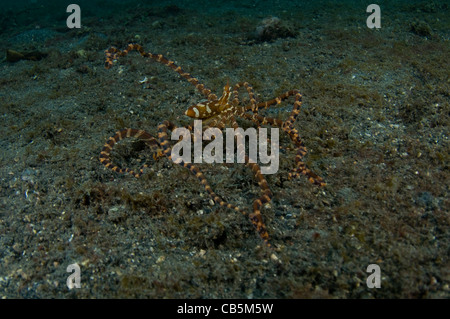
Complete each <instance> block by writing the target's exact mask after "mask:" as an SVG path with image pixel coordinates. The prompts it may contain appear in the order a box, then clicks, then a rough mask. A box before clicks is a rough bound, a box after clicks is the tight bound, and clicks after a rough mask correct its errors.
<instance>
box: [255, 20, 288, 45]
mask: <svg viewBox="0 0 450 319" xmlns="http://www.w3.org/2000/svg"><path fill="white" fill-rule="evenodd" d="M289 37H295V32H294V30H293V28H291V27H289V26H288V25H287V24H286V23H284V22H283V21H282V20H280V19H279V18H277V17H268V18H265V19H263V20H262V21H261V23H260V24H259V25H258V26H257V27H256V30H255V38H256V39H257V40H259V41H272V40H275V39H278V38H289Z"/></svg>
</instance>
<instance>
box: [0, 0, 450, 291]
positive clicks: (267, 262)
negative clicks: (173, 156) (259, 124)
mask: <svg viewBox="0 0 450 319" xmlns="http://www.w3.org/2000/svg"><path fill="white" fill-rule="evenodd" d="M209 3H210V2H209V1H163V2H158V3H152V4H150V3H143V2H142V1H111V2H108V5H105V2H104V1H79V2H78V4H79V5H80V7H81V9H82V11H81V12H82V14H81V19H82V23H81V25H82V27H81V28H80V29H76V28H74V29H69V28H67V26H66V19H67V17H68V15H69V14H70V13H67V12H66V7H67V5H69V3H64V4H62V2H61V1H45V2H44V1H17V2H14V3H11V4H9V5H5V8H4V10H2V12H1V13H0V26H1V28H0V38H1V41H0V46H1V50H0V51H1V52H3V54H4V56H3V58H2V59H1V62H0V109H1V115H2V116H1V117H0V120H1V122H0V129H1V138H0V143H1V147H2V150H3V152H2V153H1V154H0V161H1V166H0V265H1V267H0V295H1V297H2V298H449V297H450V292H449V291H450V288H449V283H450V272H449V267H448V265H449V259H448V250H449V238H450V237H449V235H450V230H449V223H450V219H449V214H448V211H449V206H450V205H449V199H448V198H449V194H448V192H449V182H448V181H449V180H450V178H449V166H448V163H449V155H448V154H449V153H450V152H449V151H450V150H449V143H448V133H449V132H448V127H449V124H450V123H449V109H450V108H449V85H450V81H449V76H448V75H449V74H450V70H449V64H448V60H449V56H450V55H449V53H450V52H449V51H450V47H449V28H448V26H449V25H450V21H449V17H450V14H449V7H448V4H447V3H446V2H445V1H431V2H430V1H395V2H393V1H389V2H386V1H384V2H379V3H378V5H379V6H380V8H381V28H379V29H376V28H373V29H370V28H368V27H367V26H366V19H367V17H368V16H369V14H370V13H367V12H366V6H367V4H361V3H359V2H354V1H340V2H327V1H318V2H317V1H316V2H298V1H297V2H292V1H277V2H264V1H260V2H255V1H236V2H235V1H231V2H230V1H228V2H226V3H225V2H215V5H214V6H211V5H208V4H209ZM129 43H139V44H140V45H142V46H143V47H144V48H145V49H146V50H148V51H151V52H153V53H156V54H162V55H164V56H166V57H168V58H169V59H171V60H173V61H174V62H175V63H176V64H177V65H180V66H182V67H183V69H184V70H185V71H186V72H188V73H190V74H192V75H193V76H195V77H196V78H198V80H199V81H200V82H201V83H204V84H205V85H206V86H207V87H208V88H210V89H211V90H212V92H213V93H215V94H217V95H218V96H220V95H221V94H222V90H223V87H224V86H225V85H226V83H227V82H229V83H230V85H232V84H234V83H237V82H241V81H242V82H243V81H247V82H248V83H250V85H251V86H252V87H253V89H254V92H255V98H256V99H257V101H267V100H269V99H272V98H274V97H277V96H279V95H281V94H282V93H284V92H286V91H289V90H292V89H297V90H299V92H300V93H301V94H302V96H303V105H302V108H301V111H300V114H299V115H298V118H297V120H296V121H295V123H294V128H295V129H296V130H298V133H299V136H300V137H301V139H302V141H303V143H304V144H305V146H306V148H307V150H308V153H307V154H306V155H305V157H304V158H303V160H304V162H305V163H306V165H307V166H308V167H309V168H310V169H311V170H312V171H313V172H315V173H316V174H318V175H320V176H321V177H322V178H323V179H324V180H325V182H326V184H327V185H326V186H325V187H322V188H321V187H316V186H314V185H311V184H310V183H309V182H308V180H307V178H305V176H300V177H298V178H295V179H288V174H289V172H290V170H291V169H292V168H293V167H295V154H296V149H295V145H293V144H292V142H291V140H290V139H289V137H288V136H287V135H286V134H284V133H282V132H280V146H281V147H282V149H281V150H280V166H279V170H278V172H277V173H276V174H273V175H267V176H266V179H267V183H268V185H269V187H270V189H271V191H272V193H273V198H272V200H271V201H270V203H269V204H268V205H265V206H263V208H262V209H261V214H262V218H263V220H264V222H265V225H266V227H267V232H268V234H269V238H270V243H271V245H272V247H273V251H274V252H275V253H276V256H277V260H274V259H273V258H271V255H270V253H269V254H268V253H267V249H266V247H264V243H263V241H262V240H261V238H259V236H258V233H257V232H255V229H254V227H253V225H252V223H251V222H250V221H249V219H248V217H247V216H243V215H242V214H240V213H238V212H236V211H234V210H233V209H229V208H227V207H222V206H220V205H217V204H214V202H213V201H212V200H211V196H210V195H209V194H208V193H207V192H206V191H205V189H204V187H203V185H201V183H200V182H199V180H198V179H196V178H195V176H193V174H192V173H191V172H190V171H189V170H188V169H186V168H183V167H180V166H178V165H176V164H174V163H172V162H170V161H169V160H167V159H166V158H159V159H158V158H156V159H155V157H154V156H153V153H152V152H151V149H150V148H149V147H148V146H147V145H146V144H145V143H143V142H142V141H139V140H136V139H126V140H123V141H121V142H120V143H118V144H117V146H115V148H114V152H113V154H112V156H113V161H114V162H115V163H118V164H120V165H121V166H122V167H132V168H134V169H139V167H141V166H142V165H143V164H144V163H145V164H147V165H148V167H147V168H145V169H144V174H143V175H142V176H141V177H140V178H138V179H136V178H133V177H132V176H130V175H124V174H118V173H115V172H113V171H111V170H109V169H105V168H104V166H103V165H102V164H101V163H100V161H99V154H100V151H101V150H102V147H103V145H104V144H105V142H106V141H107V139H108V137H109V136H112V135H113V134H114V133H115V132H117V131H119V130H121V129H125V128H133V129H142V130H146V131H148V132H150V133H151V134H152V135H153V136H156V135H157V127H158V124H159V123H161V122H163V121H164V120H168V121H171V122H173V123H176V124H177V125H179V126H184V125H188V124H190V123H191V119H189V118H188V117H186V116H185V115H184V113H185V111H186V110H187V109H188V107H189V106H191V105H194V104H197V103H200V102H202V99H204V96H203V95H201V94H199V93H198V91H197V90H195V88H194V86H192V85H191V84H190V83H189V82H188V81H186V80H185V79H183V78H181V77H180V76H179V75H178V74H176V73H175V72H173V71H172V70H170V69H169V68H167V66H164V65H161V64H159V63H155V62H154V61H152V60H151V59H145V58H143V57H141V56H140V55H139V54H138V53H136V52H130V53H129V54H128V55H127V56H126V57H121V58H120V59H118V61H116V62H114V65H113V67H112V68H110V69H109V70H107V69H105V53H104V51H105V50H107V49H108V48H109V47H111V46H115V47H117V48H120V49H123V48H125V47H126V46H127V45H128V44H129ZM244 93H246V91H245V90H242V91H241V95H240V96H241V99H242V100H243V101H244V102H245V103H249V102H250V101H249V98H248V94H244ZM293 103H294V99H293V98H290V99H289V100H288V101H287V103H282V104H280V105H279V106H274V107H270V108H268V109H267V110H264V111H262V114H264V115H265V116H268V117H272V118H276V119H280V120H283V121H284V120H286V119H287V118H288V117H289V114H290V111H291V110H292V106H293ZM238 124H239V125H241V126H242V127H243V128H248V127H251V126H253V125H254V123H252V122H248V121H244V120H241V119H239V120H238ZM198 166H199V168H200V169H201V171H202V172H203V174H204V175H205V177H206V179H207V180H208V182H209V184H210V185H211V188H212V189H213V190H214V192H215V193H217V194H218V195H220V196H221V197H222V198H224V200H226V201H227V202H228V203H232V204H233V205H236V206H239V207H241V208H242V209H244V210H245V211H247V212H251V211H252V204H253V201H254V200H255V199H256V198H258V197H259V196H261V189H260V187H259V185H258V182H257V179H255V178H254V176H253V174H252V172H251V170H250V169H249V168H248V167H245V166H244V165H243V164H199V165H198ZM75 263H76V264H78V265H79V267H80V272H81V288H79V289H71V290H69V289H68V287H67V285H66V280H67V277H68V276H69V275H70V274H71V273H69V272H67V267H68V266H69V265H71V264H75ZM371 264H376V265H378V266H379V268H380V271H381V288H369V287H368V286H367V284H366V280H367V278H368V276H369V275H370V273H368V272H367V267H368V266H369V265H371Z"/></svg>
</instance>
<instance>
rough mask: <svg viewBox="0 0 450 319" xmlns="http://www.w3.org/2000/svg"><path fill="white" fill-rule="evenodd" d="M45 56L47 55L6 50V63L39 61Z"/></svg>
mask: <svg viewBox="0 0 450 319" xmlns="http://www.w3.org/2000/svg"><path fill="white" fill-rule="evenodd" d="M46 56H47V53H44V52H39V51H32V52H19V51H15V50H6V61H8V62H17V61H20V60H31V61H39V60H41V59H43V58H45V57H46Z"/></svg>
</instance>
